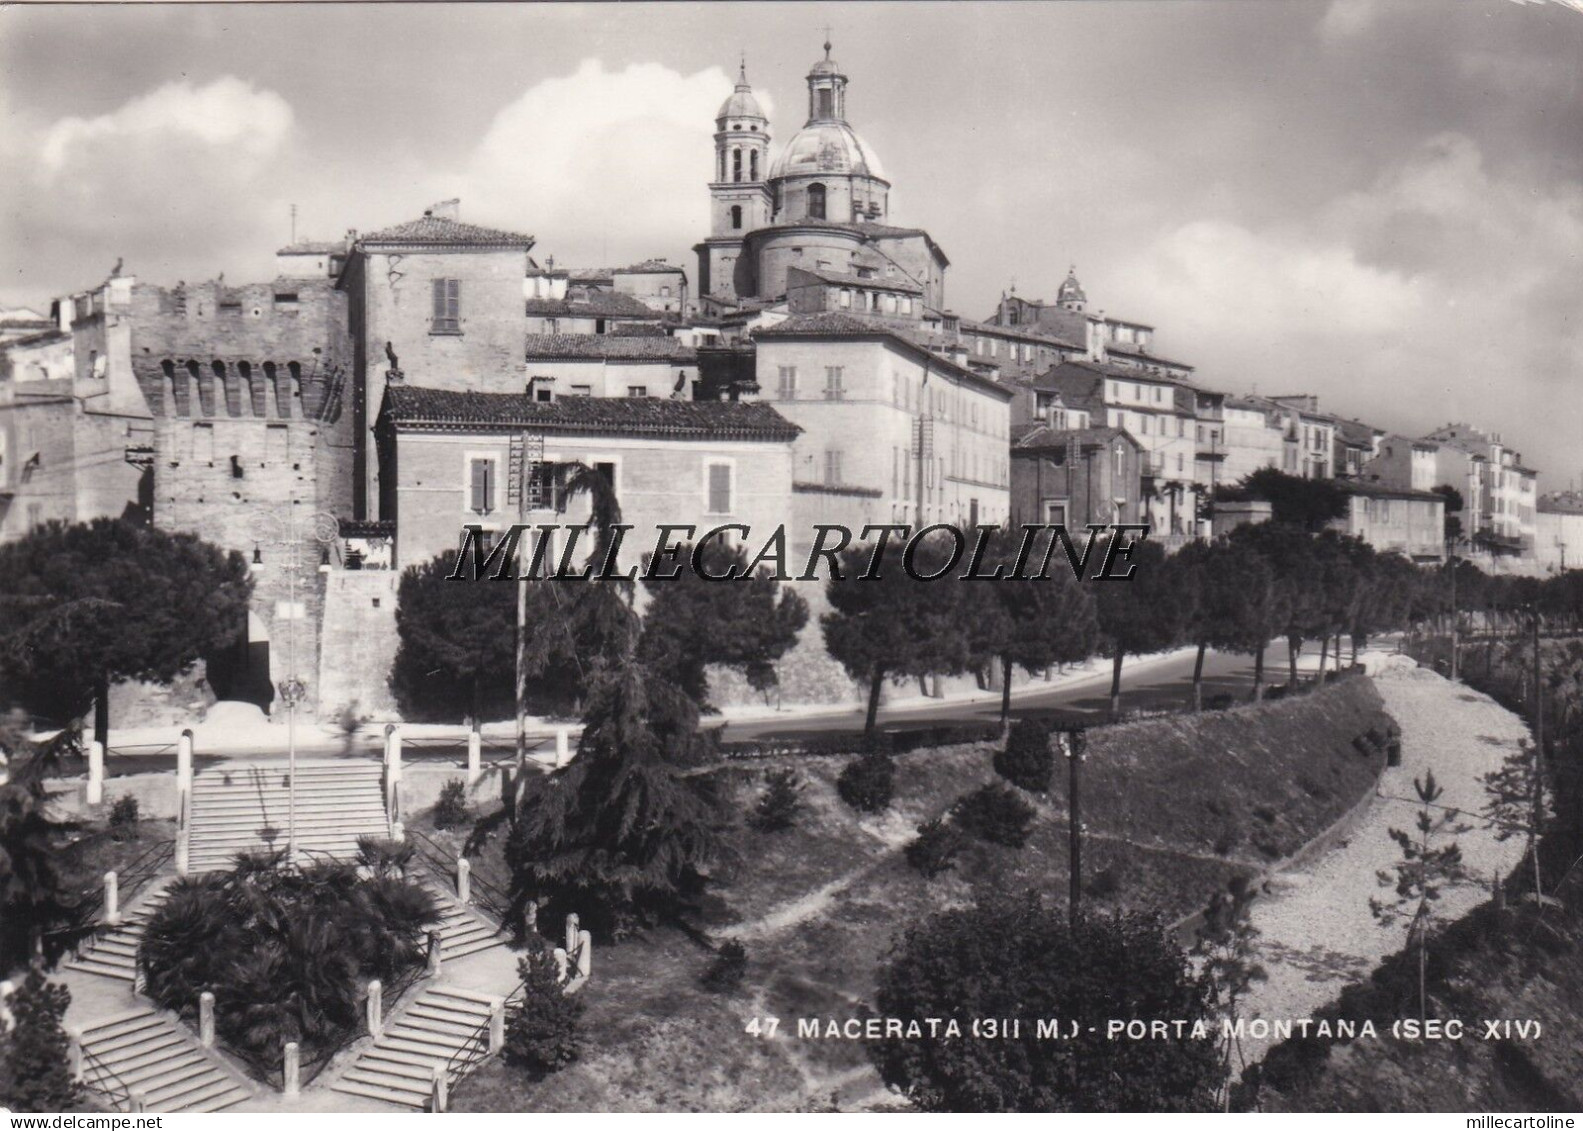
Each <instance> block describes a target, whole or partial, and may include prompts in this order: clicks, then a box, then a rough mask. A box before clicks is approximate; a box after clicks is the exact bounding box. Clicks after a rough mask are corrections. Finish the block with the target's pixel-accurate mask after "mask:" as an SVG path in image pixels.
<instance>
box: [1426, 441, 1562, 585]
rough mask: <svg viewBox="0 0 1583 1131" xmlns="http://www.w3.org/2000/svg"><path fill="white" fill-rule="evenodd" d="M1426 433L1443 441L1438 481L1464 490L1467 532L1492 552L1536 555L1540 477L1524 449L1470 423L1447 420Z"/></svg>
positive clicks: (1440, 443)
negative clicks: (1527, 464)
mask: <svg viewBox="0 0 1583 1131" xmlns="http://www.w3.org/2000/svg"><path fill="white" fill-rule="evenodd" d="M1424 438H1425V439H1426V440H1433V441H1435V442H1437V443H1438V444H1439V445H1440V446H1439V449H1438V450H1439V454H1440V462H1441V467H1440V469H1439V473H1440V476H1441V478H1440V482H1442V483H1450V484H1451V485H1452V486H1453V487H1456V488H1457V490H1459V491H1461V492H1462V498H1463V504H1464V518H1463V523H1462V528H1463V534H1464V536H1465V537H1468V538H1470V539H1472V540H1473V542H1474V543H1475V545H1477V546H1478V547H1479V548H1481V549H1484V550H1487V551H1489V552H1490V553H1493V554H1507V555H1519V556H1522V557H1531V556H1533V554H1534V552H1535V544H1536V541H1537V528H1536V515H1537V513H1538V511H1537V507H1538V478H1539V476H1538V472H1536V471H1534V470H1533V469H1532V468H1529V467H1525V466H1523V463H1522V453H1520V452H1517V451H1514V450H1513V449H1512V448H1510V447H1508V446H1507V445H1506V444H1505V443H1503V442H1502V440H1501V437H1500V433H1498V432H1485V431H1483V430H1482V429H1479V428H1475V427H1473V426H1472V425H1470V424H1456V423H1454V424H1446V425H1443V426H1442V427H1440V428H1436V429H1435V430H1434V431H1432V432H1430V433H1428V434H1427V435H1426V436H1425V437H1424ZM1464 484H1465V485H1466V486H1464Z"/></svg>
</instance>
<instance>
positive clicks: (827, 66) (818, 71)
mask: <svg viewBox="0 0 1583 1131" xmlns="http://www.w3.org/2000/svg"><path fill="white" fill-rule="evenodd" d="M839 74H841V64H840V63H837V62H836V61H835V60H834V59H832V58H830V44H829V41H826V42H825V45H824V58H823V59H820V60H819V61H818V62H817V63H815V64H814V65H813V68H812V69H811V70H810V71H809V72H808V77H809V78H813V77H814V76H815V75H839Z"/></svg>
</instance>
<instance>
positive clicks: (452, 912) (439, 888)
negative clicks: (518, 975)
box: [408, 872, 506, 968]
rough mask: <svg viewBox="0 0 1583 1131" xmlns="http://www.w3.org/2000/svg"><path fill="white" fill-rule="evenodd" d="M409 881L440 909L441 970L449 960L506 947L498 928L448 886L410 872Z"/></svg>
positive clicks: (429, 877) (504, 938)
mask: <svg viewBox="0 0 1583 1131" xmlns="http://www.w3.org/2000/svg"><path fill="white" fill-rule="evenodd" d="M408 878H409V879H412V880H415V881H416V883H417V884H418V886H419V887H422V888H423V889H424V890H425V891H427V892H428V893H429V894H430V895H432V896H433V897H434V902H435V903H436V904H438V905H439V908H440V963H441V966H442V968H443V966H444V964H445V963H447V962H450V961H451V960H452V959H455V958H462V957H464V956H465V955H469V954H477V953H478V952H479V951H481V950H489V949H491V948H493V947H497V946H505V945H506V937H505V935H504V934H503V933H502V932H501V930H500V928H499V927H497V926H496V925H495V924H494V923H492V922H490V921H489V920H488V919H486V918H484V917H483V916H482V915H481V914H479V913H478V912H476V911H474V910H472V909H471V908H469V907H468V906H467V905H466V904H463V903H459V902H458V901H457V899H456V896H455V894H454V893H453V892H452V891H451V889H450V887H449V886H447V885H446V884H443V883H441V882H440V881H439V880H436V879H434V878H433V877H432V876H430V875H428V874H426V873H424V874H417V875H414V874H413V873H411V872H409V873H408Z"/></svg>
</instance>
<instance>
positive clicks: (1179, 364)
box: [1105, 322, 1193, 372]
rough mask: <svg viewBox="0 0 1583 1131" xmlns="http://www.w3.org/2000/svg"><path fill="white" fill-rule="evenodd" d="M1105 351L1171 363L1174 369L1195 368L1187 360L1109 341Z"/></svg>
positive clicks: (1165, 363)
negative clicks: (1146, 351) (1122, 347)
mask: <svg viewBox="0 0 1583 1131" xmlns="http://www.w3.org/2000/svg"><path fill="white" fill-rule="evenodd" d="M1128 325H1129V326H1132V325H1142V323H1132V322H1129V323H1128ZM1153 328H1154V327H1152V326H1151V327H1149V329H1151V330H1152V329H1153ZM1105 352H1106V353H1114V354H1119V355H1120V356H1122V357H1133V358H1137V359H1138V360H1139V361H1144V362H1152V363H1154V364H1155V365H1169V366H1171V367H1172V368H1174V369H1186V370H1187V371H1188V372H1192V369H1193V367H1192V366H1191V365H1189V364H1187V362H1185V361H1172V360H1171V359H1170V358H1166V357H1161V356H1159V355H1158V354H1153V353H1143V352H1142V351H1140V350H1129V349H1121V348H1120V347H1118V346H1115V345H1111V344H1108V343H1107V344H1106V346H1105Z"/></svg>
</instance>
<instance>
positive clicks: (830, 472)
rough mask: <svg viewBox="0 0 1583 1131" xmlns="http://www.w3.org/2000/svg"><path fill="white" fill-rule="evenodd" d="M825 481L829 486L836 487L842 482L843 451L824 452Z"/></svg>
mask: <svg viewBox="0 0 1583 1131" xmlns="http://www.w3.org/2000/svg"><path fill="white" fill-rule="evenodd" d="M824 481H825V485H826V486H827V487H836V486H839V485H840V483H841V453H840V452H833V451H827V452H825V454H824Z"/></svg>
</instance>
